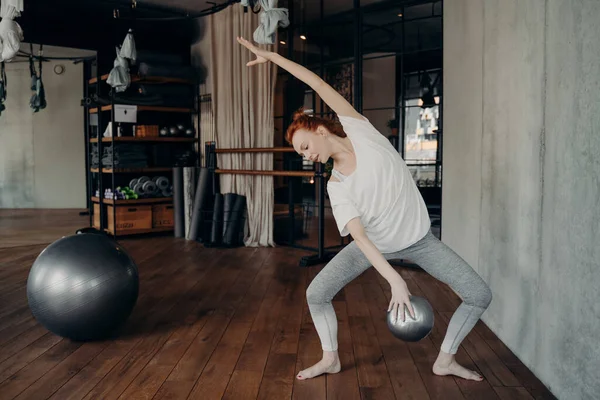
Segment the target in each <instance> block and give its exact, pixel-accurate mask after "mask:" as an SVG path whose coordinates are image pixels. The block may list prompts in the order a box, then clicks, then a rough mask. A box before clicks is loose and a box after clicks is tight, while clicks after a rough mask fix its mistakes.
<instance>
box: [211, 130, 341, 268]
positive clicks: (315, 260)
mask: <svg viewBox="0 0 600 400" xmlns="http://www.w3.org/2000/svg"><path fill="white" fill-rule="evenodd" d="M245 153H254V154H257V153H295V150H294V149H293V148H292V147H258V148H230V149H217V146H216V142H214V141H210V142H206V143H205V153H204V154H205V164H206V167H207V168H208V169H209V170H210V171H211V172H212V173H214V174H220V175H251V176H284V177H288V178H303V177H308V178H314V179H315V181H316V183H317V184H318V187H319V196H318V198H319V200H318V213H319V219H318V221H319V222H318V247H317V248H314V247H308V246H302V245H297V244H295V238H294V232H295V229H294V223H295V206H294V202H293V201H294V200H293V185H292V181H291V180H290V182H289V184H288V187H289V195H288V202H289V218H290V235H289V236H290V239H289V243H288V244H287V245H288V246H290V247H295V248H299V249H303V250H310V251H316V252H317V254H315V255H313V256H306V257H302V258H301V259H300V266H301V267H308V266H311V265H317V264H321V263H323V262H326V261H328V260H329V259H331V256H332V254H330V253H327V254H326V252H325V178H327V176H328V174H327V173H326V172H324V171H323V169H324V168H323V165H322V164H321V163H317V164H316V168H317V169H316V171H286V170H284V171H275V170H246V169H220V168H218V167H217V155H218V154H245Z"/></svg>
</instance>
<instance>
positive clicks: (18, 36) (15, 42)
mask: <svg viewBox="0 0 600 400" xmlns="http://www.w3.org/2000/svg"><path fill="white" fill-rule="evenodd" d="M23 9H24V8H23V0H2V3H1V4H0V18H2V20H1V21H0V62H2V61H10V60H12V59H13V58H14V57H15V56H16V55H17V53H18V52H19V48H20V47H21V41H22V40H23V38H24V37H23V30H22V29H21V26H19V24H18V23H16V22H15V21H14V19H15V18H17V17H19V16H21V12H22V11H23Z"/></svg>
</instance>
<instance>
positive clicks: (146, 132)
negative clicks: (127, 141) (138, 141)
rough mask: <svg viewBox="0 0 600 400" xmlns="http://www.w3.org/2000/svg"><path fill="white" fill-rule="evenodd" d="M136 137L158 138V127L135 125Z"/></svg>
mask: <svg viewBox="0 0 600 400" xmlns="http://www.w3.org/2000/svg"><path fill="white" fill-rule="evenodd" d="M135 136H136V137H158V136H159V135H158V125H137V126H136V127H135Z"/></svg>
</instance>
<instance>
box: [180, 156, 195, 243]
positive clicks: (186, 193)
mask: <svg viewBox="0 0 600 400" xmlns="http://www.w3.org/2000/svg"><path fill="white" fill-rule="evenodd" d="M195 192H196V168H195V167H184V168H183V209H184V225H185V237H186V238H189V234H190V226H191V224H192V213H193V211H194V193H195Z"/></svg>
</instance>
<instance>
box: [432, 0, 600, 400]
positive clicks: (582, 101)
mask: <svg viewBox="0 0 600 400" xmlns="http://www.w3.org/2000/svg"><path fill="white" fill-rule="evenodd" d="M599 22H600V2H598V1H597V0H546V1H545V0H527V1H523V0H521V1H519V0H486V1H482V2H479V1H471V0H451V1H447V2H445V4H444V151H443V158H444V186H443V210H444V212H443V221H442V229H443V230H442V233H443V236H442V240H443V241H444V242H446V243H447V244H448V245H449V246H450V247H452V248H453V249H454V250H455V251H457V252H458V253H459V254H461V255H462V256H463V257H464V258H465V259H466V260H467V261H468V262H470V263H471V265H472V266H473V267H474V268H475V269H476V270H477V271H478V272H479V273H480V274H481V276H482V277H483V278H484V279H485V280H486V281H487V282H489V284H490V286H491V288H492V291H493V294H494V300H493V302H492V304H491V306H490V308H489V310H488V311H487V312H486V313H485V314H484V316H483V321H484V322H485V323H486V324H487V325H488V326H489V327H490V328H491V329H492V330H493V331H494V332H495V333H496V334H497V335H498V337H499V338H500V339H501V340H502V341H503V342H504V343H506V344H507V345H508V347H510V348H511V350H512V351H513V352H514V353H515V354H516V355H517V356H518V357H519V358H520V359H521V360H522V361H523V362H524V363H525V364H526V365H527V366H528V367H529V368H530V369H531V370H532V371H533V372H534V373H535V374H536V376H538V377H539V378H540V379H541V380H542V381H543V382H544V383H545V384H546V385H547V386H548V387H549V389H550V390H551V391H552V392H553V393H554V394H556V396H557V397H559V398H562V399H592V398H597V396H598V393H599V391H600V378H599V376H600V374H599V372H598V371H600V348H599V346H598V343H600V289H599V288H600V285H599V283H600V262H599V260H600V246H599V245H598V244H599V243H600V234H599V232H600V229H599V226H600V207H599V206H600V203H599V200H598V199H600V184H599V180H600V178H598V177H599V176H600V161H599V160H600V156H599V154H600V132H599V129H600V100H599V98H600V83H599V82H600V39H599V38H600V23H599Z"/></svg>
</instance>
